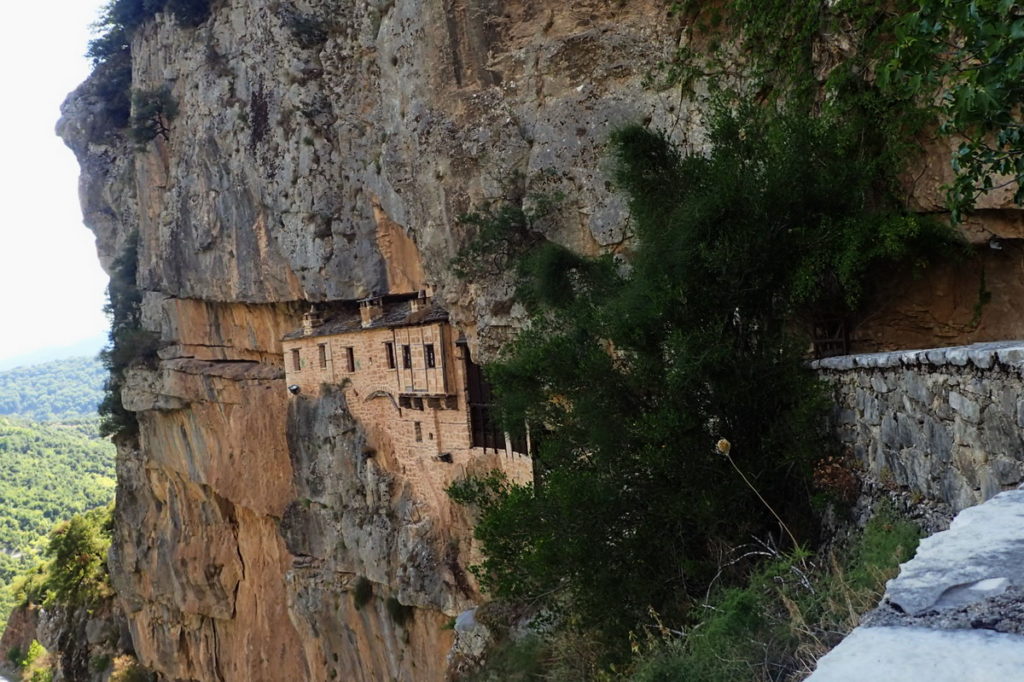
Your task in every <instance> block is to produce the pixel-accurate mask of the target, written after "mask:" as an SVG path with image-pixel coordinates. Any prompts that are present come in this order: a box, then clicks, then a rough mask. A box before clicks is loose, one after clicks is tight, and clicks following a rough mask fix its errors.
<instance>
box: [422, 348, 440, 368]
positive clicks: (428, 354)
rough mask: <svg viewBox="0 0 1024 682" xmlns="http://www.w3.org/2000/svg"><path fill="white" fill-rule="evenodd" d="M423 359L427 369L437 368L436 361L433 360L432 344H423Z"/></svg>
mask: <svg viewBox="0 0 1024 682" xmlns="http://www.w3.org/2000/svg"><path fill="white" fill-rule="evenodd" d="M423 359H424V360H425V361H426V363H427V367H437V361H436V360H435V358H434V344H432V343H426V344H423Z"/></svg>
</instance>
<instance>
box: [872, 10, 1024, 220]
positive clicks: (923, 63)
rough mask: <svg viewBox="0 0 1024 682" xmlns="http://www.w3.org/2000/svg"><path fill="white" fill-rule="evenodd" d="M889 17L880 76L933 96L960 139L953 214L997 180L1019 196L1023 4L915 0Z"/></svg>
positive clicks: (1023, 154)
mask: <svg viewBox="0 0 1024 682" xmlns="http://www.w3.org/2000/svg"><path fill="white" fill-rule="evenodd" d="M916 4H917V9H916V11H913V12H909V13H907V14H905V15H904V16H902V17H901V18H900V19H899V20H898V21H896V22H895V23H894V29H893V32H894V35H895V41H894V44H893V46H892V51H891V57H890V58H889V59H888V61H887V62H886V63H885V64H884V66H883V69H882V70H881V75H882V78H883V82H884V83H885V84H886V85H887V86H888V87H891V88H893V89H894V90H896V91H898V92H902V93H903V94H904V95H906V96H909V97H913V98H915V99H917V100H919V101H924V102H928V103H934V104H933V105H932V106H933V108H934V109H935V111H936V113H937V115H938V118H939V120H940V121H941V131H942V132H943V133H945V134H947V135H950V136H952V137H953V138H954V139H959V140H962V141H961V142H960V144H959V145H958V147H957V150H956V152H955V153H954V155H953V158H952V164H953V169H954V171H955V172H956V180H955V182H954V183H953V185H952V186H951V187H950V188H949V202H950V206H951V207H952V209H953V210H954V213H955V216H956V217H960V215H961V214H962V212H963V211H965V210H969V209H970V208H972V207H973V206H974V204H975V201H976V200H977V198H978V197H979V196H980V195H981V194H983V193H984V192H987V191H989V190H991V189H993V188H995V187H997V186H1014V187H1015V188H1016V189H1015V194H1014V200H1015V201H1016V202H1017V203H1018V204H1021V203H1024V182H1022V180H1024V122H1022V119H1021V105H1022V104H1024V5H1022V4H1021V3H1020V2H1015V1H1014V0H971V1H970V2H967V1H965V0H920V1H919V2H918V3H916Z"/></svg>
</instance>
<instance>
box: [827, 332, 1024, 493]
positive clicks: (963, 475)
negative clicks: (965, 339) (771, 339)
mask: <svg viewBox="0 0 1024 682" xmlns="http://www.w3.org/2000/svg"><path fill="white" fill-rule="evenodd" d="M813 366H814V367H815V369H817V370H818V371H819V372H820V373H821V375H822V376H823V378H824V379H825V380H827V381H828V382H829V383H831V385H832V387H833V390H834V397H835V411H834V416H833V418H834V423H833V427H834V429H835V431H836V432H837V434H838V436H839V438H840V440H841V441H842V442H843V443H844V444H845V445H846V446H847V447H849V448H850V450H851V451H852V454H853V455H854V457H855V458H856V459H857V461H859V462H860V463H861V464H863V465H864V466H865V467H866V468H867V470H868V472H869V473H870V474H871V475H873V476H875V477H877V478H878V479H879V480H881V481H882V482H883V483H887V484H892V485H896V486H900V487H903V488H906V489H909V490H910V491H911V493H917V494H921V495H923V496H925V497H928V498H933V499H938V500H941V501H943V502H947V503H949V504H950V505H952V506H953V508H954V510H956V511H959V510H961V509H964V508H966V507H970V506H972V505H975V504H978V503H980V502H983V501H985V500H987V499H989V498H991V497H992V496H994V495H996V494H997V493H999V492H1001V491H1004V490H1009V489H1012V488H1016V487H1017V486H1018V485H1019V484H1020V483H1021V482H1022V481H1024V394H1022V390H1024V342H1021V341H1012V342H1000V343H979V344H974V345H971V346H958V347H952V348H937V349H929V350H913V351H896V352H890V353H872V354H868V355H848V356H843V357H837V358H828V359H825V360H820V361H817V362H815V363H813Z"/></svg>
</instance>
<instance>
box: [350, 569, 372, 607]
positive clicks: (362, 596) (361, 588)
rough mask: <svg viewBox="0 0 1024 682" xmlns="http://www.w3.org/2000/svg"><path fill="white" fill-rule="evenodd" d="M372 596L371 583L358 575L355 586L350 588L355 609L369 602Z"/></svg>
mask: <svg viewBox="0 0 1024 682" xmlns="http://www.w3.org/2000/svg"><path fill="white" fill-rule="evenodd" d="M372 598H373V583H372V582H370V581H369V580H368V579H367V578H365V577H364V576H359V580H357V581H356V587H355V589H354V590H352V601H353V602H354V603H355V606H356V608H357V609H361V608H363V607H364V606H366V605H367V604H369V603H370V599H372Z"/></svg>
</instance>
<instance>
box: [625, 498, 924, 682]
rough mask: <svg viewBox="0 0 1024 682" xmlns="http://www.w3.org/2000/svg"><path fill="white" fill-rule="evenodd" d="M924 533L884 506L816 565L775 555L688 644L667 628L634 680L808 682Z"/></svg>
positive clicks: (691, 633)
mask: <svg viewBox="0 0 1024 682" xmlns="http://www.w3.org/2000/svg"><path fill="white" fill-rule="evenodd" d="M919 537H920V532H919V530H918V528H917V527H916V526H915V525H914V524H912V523H910V522H909V521H907V520H905V519H900V518H898V517H896V516H895V515H894V513H893V511H892V510H891V508H889V507H887V506H885V505H882V506H880V507H879V508H878V509H876V512H875V515H874V517H873V518H872V519H871V521H870V522H869V523H868V525H867V526H866V528H865V529H864V531H863V532H862V533H861V534H860V535H859V536H857V537H855V538H854V539H853V540H852V541H851V543H850V545H849V546H848V547H846V549H845V550H844V551H842V552H840V553H839V554H838V555H831V556H823V557H820V558H819V563H818V565H817V566H816V567H815V566H811V565H810V564H809V563H807V562H805V561H803V560H798V561H794V559H793V558H790V557H777V558H775V559H773V560H772V561H769V562H767V563H766V564H765V565H763V566H762V567H760V568H759V569H758V570H757V571H755V572H754V574H753V575H751V577H750V578H749V580H748V582H747V584H746V585H745V586H743V587H734V588H729V589H724V590H720V591H719V592H718V593H717V595H716V596H715V597H714V598H713V600H712V601H711V602H710V603H708V604H707V605H706V606H707V608H705V609H703V610H702V613H703V614H705V616H704V617H703V618H702V619H701V620H700V621H699V622H697V623H695V624H693V625H692V626H691V627H690V628H688V634H687V635H686V636H685V637H679V636H678V635H676V634H673V633H671V632H669V631H668V630H667V629H666V628H664V626H661V627H660V628H656V629H655V631H654V632H653V633H651V638H650V640H649V642H648V644H649V646H650V647H651V648H650V649H648V650H647V651H646V652H644V653H643V654H642V655H641V656H640V657H639V658H638V659H637V660H636V661H634V663H633V669H634V670H633V674H632V676H631V677H630V679H631V680H633V681H634V682H672V681H675V680H680V681H682V680H701V681H702V682H733V681H734V680H743V679H772V680H776V679H779V680H781V679H802V677H803V675H804V674H806V673H808V672H810V671H811V670H812V669H813V667H814V663H815V661H816V660H817V659H818V658H819V657H820V656H822V655H823V654H824V653H826V652H827V651H828V650H829V649H830V648H831V647H832V646H834V645H835V644H837V643H838V642H839V640H841V639H842V637H844V636H845V635H846V634H847V633H848V632H849V631H850V630H852V629H853V628H854V627H856V626H857V625H858V614H860V613H863V612H864V611H866V610H868V609H870V608H872V607H874V606H875V605H876V604H877V603H878V600H879V599H880V598H881V595H882V592H883V591H884V589H885V582H886V580H888V579H889V578H891V577H893V576H894V575H895V574H896V573H897V571H898V570H899V564H900V563H901V562H903V561H906V560H907V559H908V558H910V557H911V556H913V553H914V550H915V548H916V547H917V542H918V538H919Z"/></svg>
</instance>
